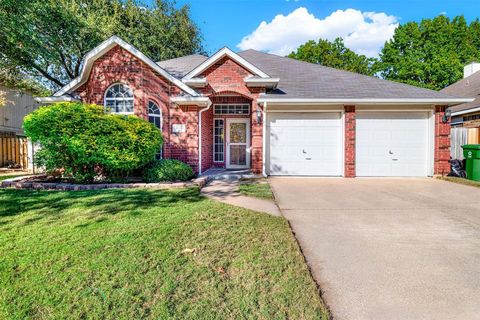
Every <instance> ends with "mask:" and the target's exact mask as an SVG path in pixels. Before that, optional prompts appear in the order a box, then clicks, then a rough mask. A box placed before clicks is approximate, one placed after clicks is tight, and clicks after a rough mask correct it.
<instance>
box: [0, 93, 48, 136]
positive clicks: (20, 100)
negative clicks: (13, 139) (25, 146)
mask: <svg viewBox="0 0 480 320" xmlns="http://www.w3.org/2000/svg"><path fill="white" fill-rule="evenodd" d="M0 92H3V93H4V94H5V100H6V104H5V105H4V106H3V107H1V106H0V132H2V133H11V134H15V135H23V127H22V126H23V118H24V117H25V116H26V115H27V114H28V113H30V112H32V111H33V110H35V109H37V108H38V107H39V106H40V104H39V103H38V102H37V101H35V99H34V98H33V96H32V95H31V94H30V93H28V92H24V91H22V90H19V89H12V88H8V87H5V86H2V85H1V84H0Z"/></svg>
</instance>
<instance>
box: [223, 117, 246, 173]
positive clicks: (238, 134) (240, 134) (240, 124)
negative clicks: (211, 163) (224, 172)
mask: <svg viewBox="0 0 480 320" xmlns="http://www.w3.org/2000/svg"><path fill="white" fill-rule="evenodd" d="M226 140H227V162H226V167H227V168H229V169H240V168H249V167H250V121H249V120H248V119H227V139H226Z"/></svg>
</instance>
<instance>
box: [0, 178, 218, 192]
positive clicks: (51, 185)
mask: <svg viewBox="0 0 480 320" xmlns="http://www.w3.org/2000/svg"><path fill="white" fill-rule="evenodd" d="M25 178H32V176H28V177H16V178H12V179H6V180H3V181H1V183H0V187H1V188H15V189H30V190H31V189H35V190H58V191H79V190H102V189H135V188H151V189H176V188H188V187H199V188H203V187H204V186H205V185H206V184H207V183H208V182H209V181H210V178H209V177H199V178H196V179H193V180H190V181H187V182H163V183H98V184H73V183H61V182H35V181H22V180H24V179H25Z"/></svg>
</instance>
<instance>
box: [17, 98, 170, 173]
mask: <svg viewBox="0 0 480 320" xmlns="http://www.w3.org/2000/svg"><path fill="white" fill-rule="evenodd" d="M23 126H24V129H25V134H26V135H27V136H28V137H29V138H30V139H31V140H32V141H33V142H36V143H39V144H40V146H41V148H40V150H39V151H38V152H37V153H36V156H35V160H36V163H37V164H38V165H40V166H43V167H44V168H45V169H46V170H47V171H48V172H55V171H59V172H62V174H63V177H65V178H71V179H73V180H74V181H76V182H93V181H94V180H95V179H107V180H118V179H122V178H125V177H126V176H128V174H129V173H130V172H131V171H133V170H136V169H140V168H141V167H143V166H145V165H146V164H147V163H149V162H151V161H152V160H153V159H154V158H155V154H156V153H157V152H158V150H159V148H160V146H161V144H162V136H161V133H160V130H158V129H157V128H156V127H155V126H154V125H153V124H151V123H149V122H148V121H145V120H143V119H140V118H138V117H136V116H122V115H116V114H108V113H106V112H105V108H104V107H101V106H97V105H92V104H83V103H79V102H75V103H57V104H53V105H50V106H44V107H41V108H39V109H37V110H35V111H33V112H32V113H30V114H28V115H27V116H26V117H25V120H24V124H23Z"/></svg>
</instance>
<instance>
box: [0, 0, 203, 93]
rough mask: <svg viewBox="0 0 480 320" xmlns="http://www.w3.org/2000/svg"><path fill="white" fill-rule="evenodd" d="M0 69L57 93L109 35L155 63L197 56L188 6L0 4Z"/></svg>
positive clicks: (19, 0) (66, 0)
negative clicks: (190, 55)
mask: <svg viewBox="0 0 480 320" xmlns="http://www.w3.org/2000/svg"><path fill="white" fill-rule="evenodd" d="M0 21H1V23H0V68H2V69H18V68H20V69H21V71H22V72H23V73H25V74H27V75H29V76H30V77H33V78H34V79H38V80H39V81H41V82H42V83H44V84H46V85H48V86H49V87H50V88H52V89H57V88H58V87H61V86H63V85H65V84H66V83H68V82H69V81H70V80H71V79H73V78H75V77H77V76H78V75H79V73H80V67H81V61H82V59H83V57H84V56H85V54H86V53H87V52H89V51H90V50H91V49H92V48H94V47H95V46H97V45H98V44H99V43H100V42H101V41H103V40H105V39H106V38H108V37H109V36H111V35H114V34H115V35H118V36H119V37H121V38H123V39H124V40H126V41H128V42H130V43H132V44H133V45H134V46H136V47H137V48H138V49H140V50H141V51H142V52H144V53H145V54H146V55H147V56H149V57H150V58H152V59H154V60H155V61H157V60H163V59H168V58H174V57H178V56H182V55H187V54H191V53H196V52H202V51H203V47H202V44H201V40H202V39H201V35H200V30H199V28H198V27H197V25H196V24H195V23H194V22H193V21H192V19H191V17H190V10H189V7H188V6H183V7H181V8H179V9H177V8H176V7H175V5H174V2H172V1H171V0H156V1H155V2H154V4H153V5H150V6H149V5H146V4H144V3H142V2H140V1H139V0H124V1H122V0H0Z"/></svg>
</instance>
